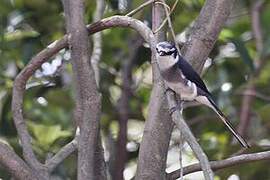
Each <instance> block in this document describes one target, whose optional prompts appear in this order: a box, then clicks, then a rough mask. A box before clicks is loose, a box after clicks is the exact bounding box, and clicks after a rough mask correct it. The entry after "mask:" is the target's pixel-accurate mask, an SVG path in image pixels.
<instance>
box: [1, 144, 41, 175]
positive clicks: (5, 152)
mask: <svg viewBox="0 0 270 180" xmlns="http://www.w3.org/2000/svg"><path fill="white" fill-rule="evenodd" d="M0 153H1V155H0V164H1V165H2V166H3V167H5V168H6V170H7V171H8V172H9V173H10V174H11V176H12V177H14V178H16V179H19V180H38V179H39V178H38V175H37V174H36V173H35V172H34V171H32V169H31V168H30V167H29V166H28V165H27V164H26V163H25V162H24V161H23V160H22V159H21V158H20V157H19V156H18V155H17V154H16V153H15V152H14V151H13V150H11V149H10V147H8V145H6V144H3V143H0Z"/></svg>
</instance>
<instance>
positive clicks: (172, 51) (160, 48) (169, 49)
mask: <svg viewBox="0 0 270 180" xmlns="http://www.w3.org/2000/svg"><path fill="white" fill-rule="evenodd" d="M156 51H157V54H158V55H159V56H171V55H174V56H175V55H176V53H177V49H176V47H175V45H174V44H173V43H170V42H167V41H163V42H159V43H158V44H157V45H156Z"/></svg>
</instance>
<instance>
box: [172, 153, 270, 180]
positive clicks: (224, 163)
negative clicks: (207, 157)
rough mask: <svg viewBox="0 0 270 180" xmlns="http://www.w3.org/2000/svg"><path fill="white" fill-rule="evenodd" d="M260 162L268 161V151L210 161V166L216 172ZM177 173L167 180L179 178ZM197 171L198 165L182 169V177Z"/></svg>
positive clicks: (199, 169) (198, 169)
mask: <svg viewBox="0 0 270 180" xmlns="http://www.w3.org/2000/svg"><path fill="white" fill-rule="evenodd" d="M262 160H270V151H265V152H258V153H251V154H243V155H239V156H235V157H231V158H228V159H224V160H220V161H211V162H210V165H211V168H212V169H213V170H218V169H224V168H227V167H232V166H236V165H240V164H243V163H249V162H254V161H262ZM179 171H180V170H176V171H173V172H171V173H169V174H168V175H167V180H173V179H177V178H179ZM197 171H201V167H200V164H199V163H197V164H193V165H190V166H187V167H184V175H187V174H190V173H193V172H197Z"/></svg>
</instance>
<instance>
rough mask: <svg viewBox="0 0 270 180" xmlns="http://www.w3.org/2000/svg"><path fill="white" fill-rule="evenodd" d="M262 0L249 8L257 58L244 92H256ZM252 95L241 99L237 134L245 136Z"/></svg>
mask: <svg viewBox="0 0 270 180" xmlns="http://www.w3.org/2000/svg"><path fill="white" fill-rule="evenodd" d="M263 4H264V0H259V1H256V2H254V3H253V4H252V8H251V25H252V31H253V34H254V38H255V44H256V50H257V55H258V57H257V59H255V61H254V64H255V72H254V73H253V74H251V81H250V82H249V83H248V85H247V88H246V89H245V91H244V94H247V93H249V92H252V93H255V92H256V85H255V83H254V80H255V79H256V78H257V77H258V76H259V74H260V71H261V69H262V66H263V64H264V62H263V61H264V60H263V59H262V54H261V53H262V50H263V40H262V39H263V37H262V30H261V25H260V10H261V9H262V7H263ZM254 100H255V98H254V96H249V95H244V96H243V99H242V105H241V111H240V123H239V125H238V127H237V130H238V132H239V134H241V135H242V136H244V137H245V136H246V134H247V131H248V127H249V124H250V119H251V116H250V113H251V109H252V103H253V102H254Z"/></svg>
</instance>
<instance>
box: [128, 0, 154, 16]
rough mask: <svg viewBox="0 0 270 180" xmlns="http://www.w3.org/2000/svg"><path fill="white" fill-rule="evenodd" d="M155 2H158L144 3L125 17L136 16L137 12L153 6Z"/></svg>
mask: <svg viewBox="0 0 270 180" xmlns="http://www.w3.org/2000/svg"><path fill="white" fill-rule="evenodd" d="M155 1H157V0H149V1H146V2H145V3H143V4H141V5H140V6H138V7H137V8H135V9H134V10H132V11H130V12H129V13H127V14H126V15H125V16H133V15H134V14H136V13H137V12H139V11H140V10H142V9H143V8H144V7H146V6H148V5H150V4H152V3H153V2H155Z"/></svg>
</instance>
